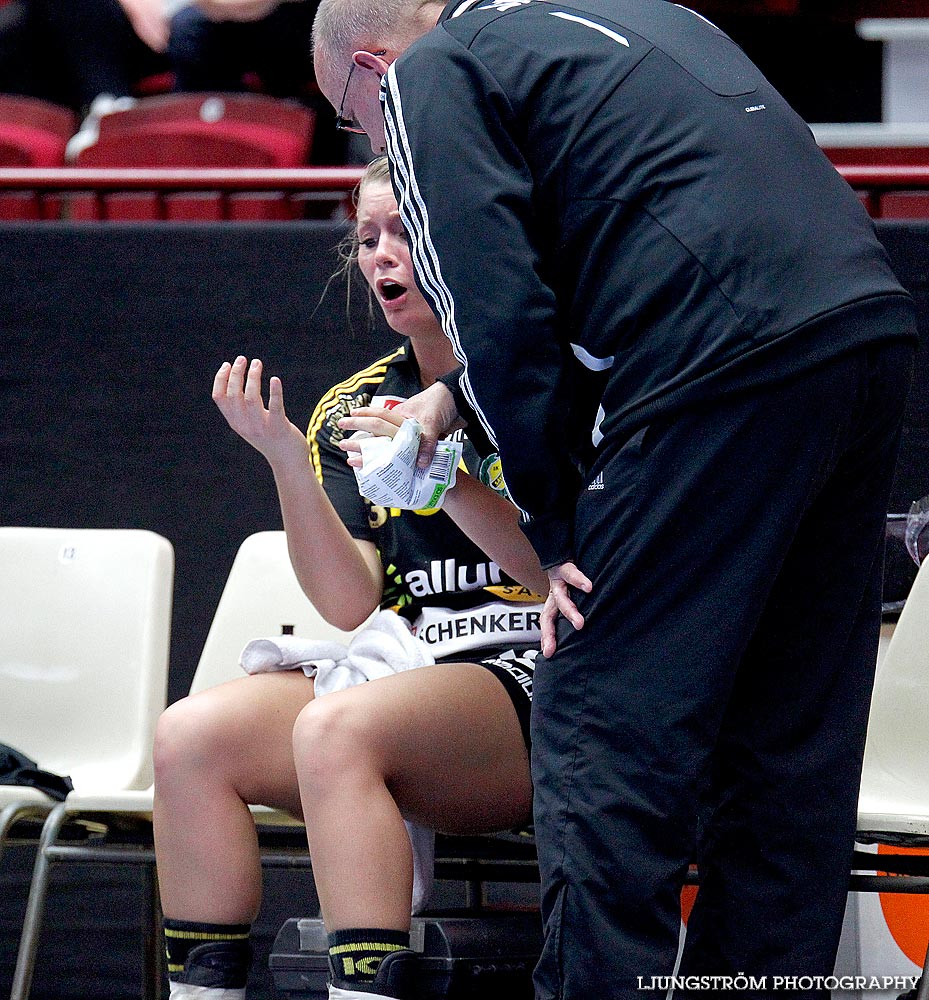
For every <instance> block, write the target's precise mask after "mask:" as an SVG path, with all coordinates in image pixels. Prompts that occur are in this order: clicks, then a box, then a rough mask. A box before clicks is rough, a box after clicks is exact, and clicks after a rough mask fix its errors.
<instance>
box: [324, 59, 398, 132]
mask: <svg viewBox="0 0 929 1000" xmlns="http://www.w3.org/2000/svg"><path fill="white" fill-rule="evenodd" d="M369 55H372V56H386V55H387V49H381V50H380V51H379V52H371V53H369ZM354 72H355V60H354V59H353V60H352V65H351V66H350V67H349V71H348V76H347V77H346V78H345V90H343V91H342V100H341V101H339V111H338V114H336V116H335V127H336V131H338V132H353V133H354V134H355V135H364V134H365V130H364V129H363V128H362V127H361V126H360V125H359V124H358V122H356V121H355V119H354V118H345V117H343V115H342V112H343V111H344V110H345V98H346V96H347V95H348V85H349V84H350V83H351V82H352V73H354Z"/></svg>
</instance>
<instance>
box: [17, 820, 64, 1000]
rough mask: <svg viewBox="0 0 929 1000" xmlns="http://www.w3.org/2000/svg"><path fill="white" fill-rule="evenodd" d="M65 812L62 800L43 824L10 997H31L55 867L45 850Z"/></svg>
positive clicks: (23, 998)
mask: <svg viewBox="0 0 929 1000" xmlns="http://www.w3.org/2000/svg"><path fill="white" fill-rule="evenodd" d="M66 815H67V804H66V803H65V802H59V803H58V805H56V806H55V807H54V808H53V809H52V811H51V812H50V813H49V814H48V817H47V818H46V820H45V823H44V825H43V826H42V836H41V838H40V839H39V847H38V850H37V851H36V858H35V866H34V868H33V870H32V883H31V885H30V886H29V899H28V901H27V903H26V916H25V918H24V920H23V932H22V937H21V938H20V941H19V952H18V953H17V956H16V971H15V972H14V973H13V991H12V992H11V993H10V1000H28V997H29V993H30V991H31V989H32V973H33V971H34V969H35V960H36V954H37V952H38V950H39V936H40V935H41V932H42V919H43V917H44V916H45V900H46V897H47V895H48V880H49V876H50V873H51V866H52V861H51V859H50V858H49V856H48V854H47V853H46V852H47V850H48V848H49V847H50V846H51V845H52V844H54V842H55V841H56V840H57V838H58V834H59V832H60V830H61V827H62V824H63V823H64V821H65V816H66Z"/></svg>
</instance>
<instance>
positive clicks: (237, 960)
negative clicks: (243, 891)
mask: <svg viewBox="0 0 929 1000" xmlns="http://www.w3.org/2000/svg"><path fill="white" fill-rule="evenodd" d="M250 932H251V924H205V923H199V922H197V921H193V920H172V919H170V918H169V917H165V920H164V935H165V952H166V954H167V956H168V978H169V979H172V980H174V981H175V982H178V983H182V982H192V983H195V984H197V985H203V986H217V987H221V988H226V989H241V988H242V987H244V986H245V981H246V980H247V979H248V967H249V963H250V959H251V947H250V945H249V934H250ZM201 958H205V959H206V961H205V962H204V963H202V964H204V965H205V966H206V968H204V969H203V970H200V972H199V974H198V973H197V971H196V970H192V969H188V968H186V967H187V965H188V959H189V960H190V964H191V965H197V964H201V963H199V962H198V960H199V959H201ZM192 973H193V976H194V978H192V979H191V978H190V975H191V974H192ZM204 979H208V980H209V982H207V981H203V980H204Z"/></svg>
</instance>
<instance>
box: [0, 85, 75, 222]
mask: <svg viewBox="0 0 929 1000" xmlns="http://www.w3.org/2000/svg"><path fill="white" fill-rule="evenodd" d="M76 128H77V122H76V120H75V117H74V113H73V112H72V111H70V110H69V109H68V108H63V107H59V106H58V105H57V104H49V103H47V102H46V101H39V100H35V99H34V98H31V97H17V96H13V95H11V94H0V167H62V166H64V152H65V144H66V143H67V141H68V139H69V138H70V137H71V135H72V134H73V133H74V130H75V129H76ZM49 205H50V207H54V208H55V209H57V203H49ZM39 217H40V209H39V207H38V203H37V202H36V201H35V200H34V199H32V198H31V196H29V195H28V194H4V195H2V196H0V218H2V219H36V218H39Z"/></svg>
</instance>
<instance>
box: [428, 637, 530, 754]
mask: <svg viewBox="0 0 929 1000" xmlns="http://www.w3.org/2000/svg"><path fill="white" fill-rule="evenodd" d="M475 652H476V653H477V656H475ZM482 653H488V654H490V655H487V656H482V655H481V654H482ZM538 655H539V647H538V646H514V647H512V648H511V649H506V650H494V651H493V653H492V654H491V653H490V650H477V651H474V650H470V651H468V652H463V653H458V654H457V655H455V656H451V657H443V659H441V660H439V661H438V662H439V663H443V662H444V663H479V664H480V665H481V666H482V667H486V668H487V669H488V670H489V671H490V672H491V673H492V674H493V675H494V677H496V678H497V680H499V681H500V683H501V684H502V685H503V687H504V688H505V689H506V693H507V694H508V695H509V696H510V701H512V702H513V708H515V709H516V717H517V718H518V719H519V728H520V730H521V731H522V734H523V739H524V740H525V742H526V749H527V750H528V749H529V748H530V746H531V742H530V739H529V713H530V710H531V708H532V677H533V674H534V673H535V658H536V657H537V656H538ZM477 657H480V658H479V659H478V658H477Z"/></svg>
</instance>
